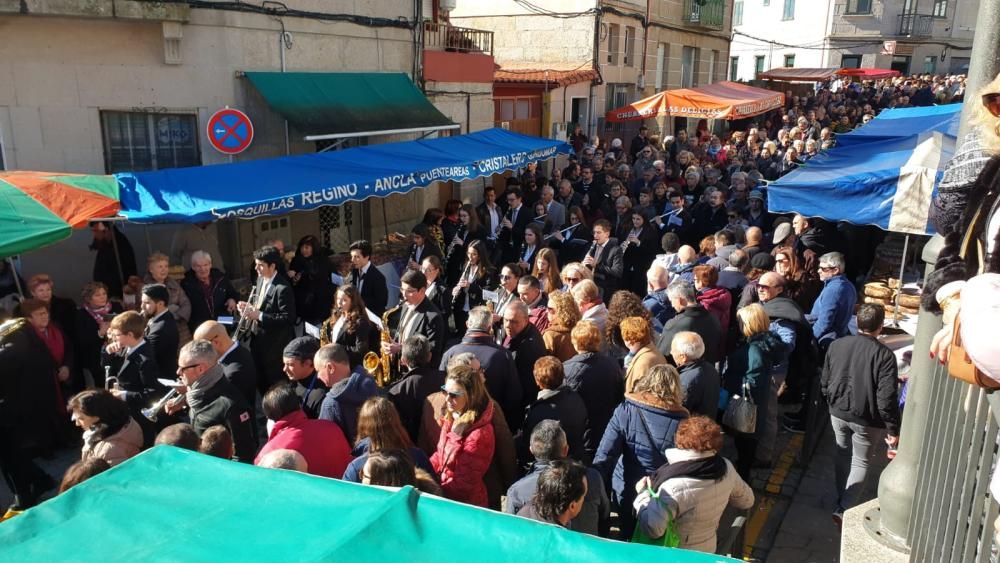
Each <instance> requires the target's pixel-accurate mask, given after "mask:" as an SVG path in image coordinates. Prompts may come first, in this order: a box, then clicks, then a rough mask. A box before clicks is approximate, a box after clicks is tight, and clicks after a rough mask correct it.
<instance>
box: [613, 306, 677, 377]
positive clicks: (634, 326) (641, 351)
mask: <svg viewBox="0 0 1000 563" xmlns="http://www.w3.org/2000/svg"><path fill="white" fill-rule="evenodd" d="M621 335H622V341H623V342H625V346H626V347H628V355H627V356H625V366H626V369H627V370H628V371H626V373H625V393H631V392H632V391H633V390H634V389H635V386H636V384H637V383H638V382H639V380H641V379H642V378H643V377H645V376H646V374H647V373H648V372H649V370H650V369H652V368H653V366H659V365H663V364H665V363H667V359H666V358H665V357H664V356H663V354H661V353H660V351H659V350H657V349H656V345H655V344H654V343H653V325H652V323H650V322H649V319H646V318H643V317H627V318H626V319H625V320H623V321H622V323H621Z"/></svg>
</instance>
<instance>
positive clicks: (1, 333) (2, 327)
mask: <svg viewBox="0 0 1000 563" xmlns="http://www.w3.org/2000/svg"><path fill="white" fill-rule="evenodd" d="M26 326H28V321H27V320H26V319H24V318H23V317H18V318H16V319H9V320H6V321H4V322H3V323H2V324H0V342H3V340H4V339H5V338H7V337H8V336H10V335H12V334H14V333H15V332H17V331H19V330H21V329H22V328H24V327H26Z"/></svg>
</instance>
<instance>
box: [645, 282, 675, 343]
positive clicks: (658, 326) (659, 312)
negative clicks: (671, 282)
mask: <svg viewBox="0 0 1000 563" xmlns="http://www.w3.org/2000/svg"><path fill="white" fill-rule="evenodd" d="M642 306H643V307H645V308H646V310H647V311H649V314H650V315H651V316H652V320H653V329H654V330H655V331H656V333H657V334H659V333H661V332H663V325H665V324H666V323H667V321H669V320H670V319H672V318H673V317H674V315H675V314H677V313H676V311H674V308H673V306H672V305H671V304H670V298H669V297H667V290H666V289H658V290H656V291H654V292H652V293H649V294H647V295H646V297H644V298H643V300H642Z"/></svg>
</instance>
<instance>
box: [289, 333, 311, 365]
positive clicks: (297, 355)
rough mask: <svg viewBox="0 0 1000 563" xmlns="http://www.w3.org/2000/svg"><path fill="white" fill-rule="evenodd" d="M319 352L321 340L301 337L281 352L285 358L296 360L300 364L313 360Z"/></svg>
mask: <svg viewBox="0 0 1000 563" xmlns="http://www.w3.org/2000/svg"><path fill="white" fill-rule="evenodd" d="M318 350H319V340H317V339H315V338H313V337H312V336H300V337H298V338H296V339H294V340H292V341H291V342H289V343H288V345H287V346H285V349H284V351H282V352H281V357H283V358H294V359H296V360H298V361H300V362H304V361H306V360H311V359H313V356H315V355H316V352H317V351H318Z"/></svg>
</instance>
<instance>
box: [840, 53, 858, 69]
mask: <svg viewBox="0 0 1000 563" xmlns="http://www.w3.org/2000/svg"><path fill="white" fill-rule="evenodd" d="M840 68H861V55H841V57H840Z"/></svg>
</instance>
